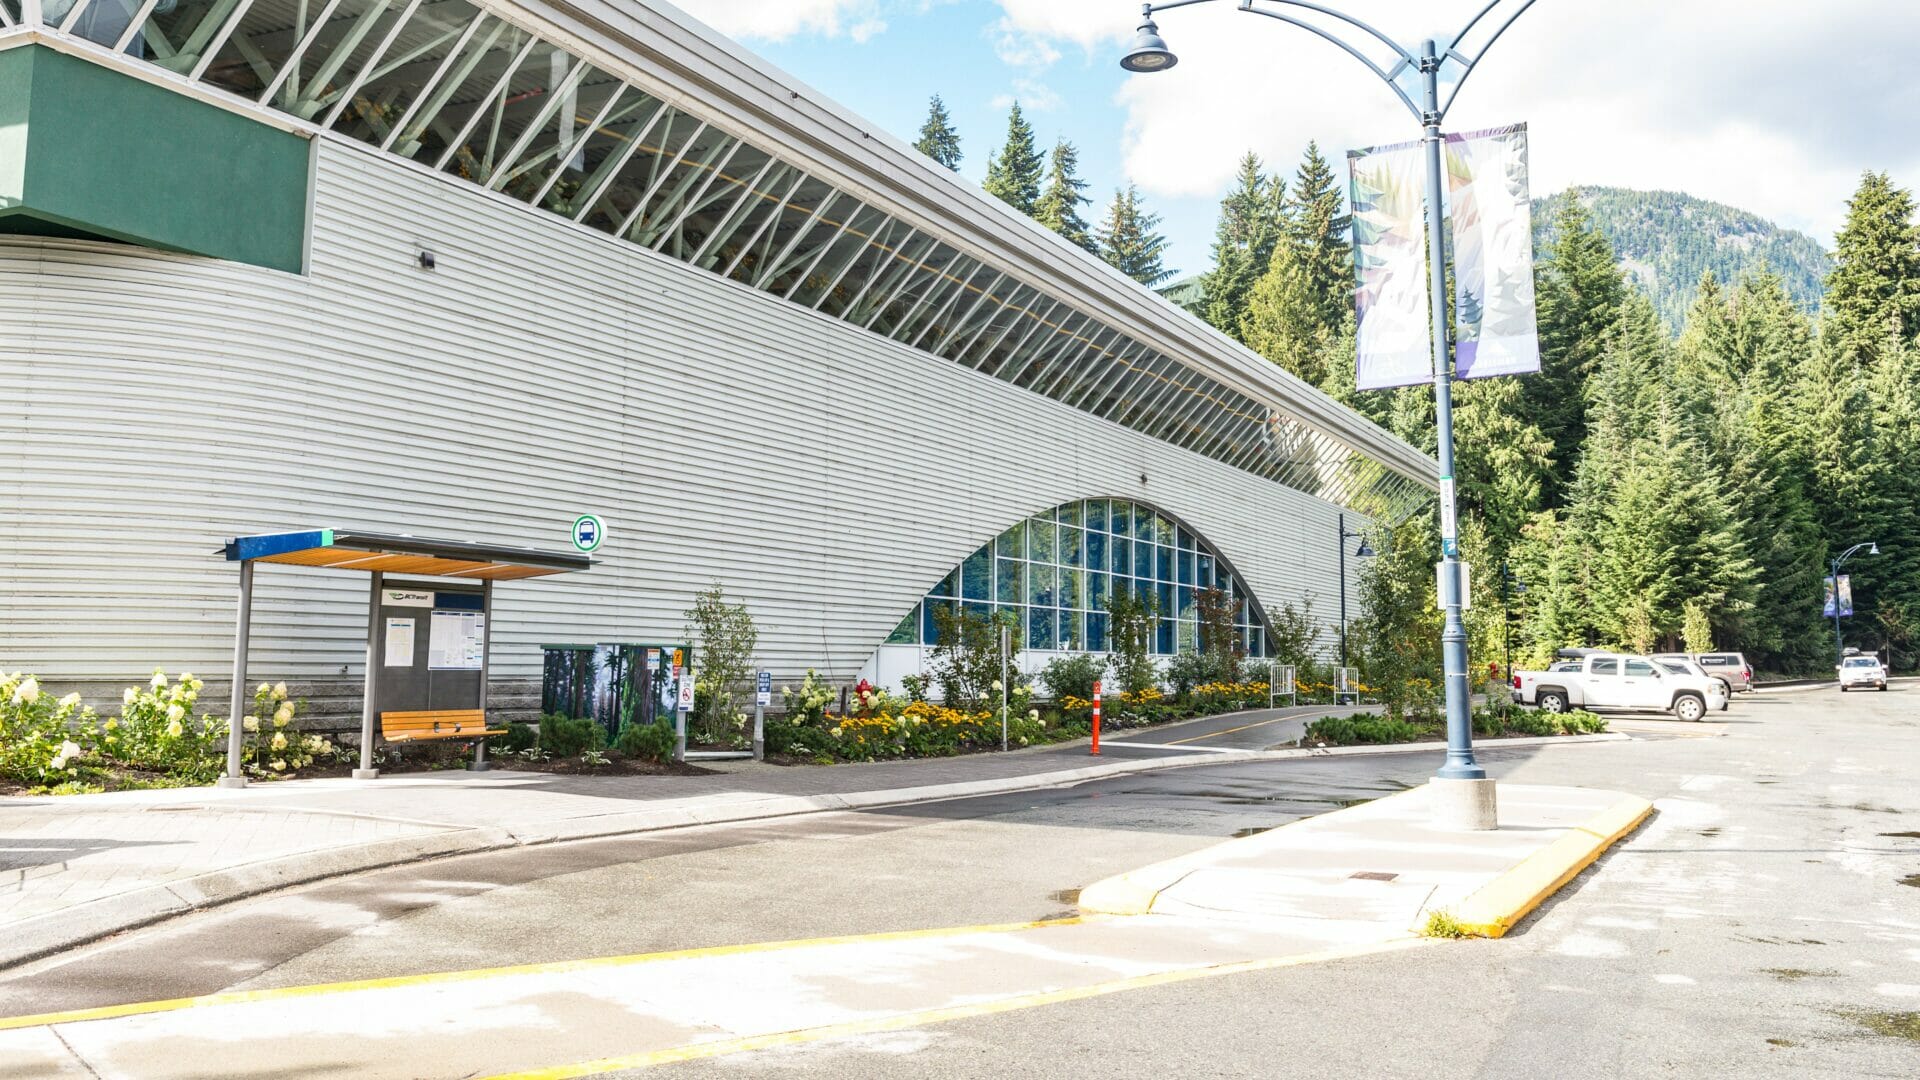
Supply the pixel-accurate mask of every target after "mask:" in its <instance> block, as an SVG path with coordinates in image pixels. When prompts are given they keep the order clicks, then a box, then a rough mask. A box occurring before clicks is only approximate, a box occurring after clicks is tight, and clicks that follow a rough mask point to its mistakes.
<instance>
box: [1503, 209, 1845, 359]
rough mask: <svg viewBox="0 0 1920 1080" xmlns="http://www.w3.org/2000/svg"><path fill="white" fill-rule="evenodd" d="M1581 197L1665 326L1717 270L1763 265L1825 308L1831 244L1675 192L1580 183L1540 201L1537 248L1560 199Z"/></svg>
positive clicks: (1542, 248) (1736, 275) (1725, 277)
mask: <svg viewBox="0 0 1920 1080" xmlns="http://www.w3.org/2000/svg"><path fill="white" fill-rule="evenodd" d="M1567 198H1577V199H1579V200H1580V202H1581V203H1582V204H1583V205H1585V206H1586V208H1587V210H1588V212H1589V213H1591V214H1592V215H1593V222H1594V225H1595V226H1596V227H1598V228H1599V230H1600V231H1601V232H1602V233H1603V234H1605V235H1606V237H1607V239H1608V240H1609V241H1610V242H1612V244H1613V250H1614V254H1615V256H1616V257H1617V258H1618V259H1619V260H1620V265H1621V267H1622V268H1624V269H1625V270H1626V271H1627V273H1628V274H1629V276H1630V277H1631V278H1632V279H1633V282H1634V284H1636V285H1638V286H1639V287H1640V289H1641V290H1642V291H1644V292H1645V293H1646V294H1647V295H1648V296H1650V297H1652V299H1653V302H1654V306H1655V307H1656V308H1658V309H1659V311H1660V316H1661V317H1662V318H1663V319H1665V320H1666V322H1667V326H1668V327H1669V328H1671V329H1673V330H1674V331H1675V332H1678V330H1679V328H1680V325H1681V324H1682V323H1683V322H1684V321H1685V319H1686V314H1687V308H1688V307H1689V306H1691V305H1692V303H1693V297H1694V293H1695V292H1696V290H1697V289H1698V287H1699V284H1700V275H1701V274H1702V273H1704V272H1705V271H1707V270H1712V271H1713V274H1714V276H1715V277H1716V278H1718V279H1720V281H1721V282H1723V283H1727V284H1732V283H1733V282H1737V281H1738V280H1740V278H1741V277H1742V276H1743V275H1745V274H1746V273H1748V272H1750V271H1755V270H1758V269H1760V268H1761V267H1762V266H1765V267H1766V268H1767V269H1770V270H1772V271H1773V272H1774V273H1776V274H1778V275H1780V277H1781V280H1782V281H1783V282H1784V283H1785V284H1786V288H1787V294H1788V295H1789V296H1791V297H1793V299H1794V301H1795V302H1796V303H1798V304H1799V305H1800V306H1801V307H1803V308H1805V309H1807V310H1808V311H1813V310H1815V309H1817V308H1818V307H1819V306H1820V297H1821V295H1822V293H1823V292H1824V282H1825V281H1826V277H1827V271H1828V270H1830V269H1831V268H1832V263H1831V261H1830V260H1829V258H1828V256H1827V252H1826V249H1824V248H1822V247H1821V246H1820V244H1819V242H1818V241H1816V240H1814V239H1813V238H1812V237H1810V236H1808V235H1806V234H1805V233H1798V232H1794V231H1792V230H1790V229H1782V228H1780V227H1779V226H1777V225H1775V224H1773V223H1772V222H1770V221H1767V220H1766V219H1765V218H1761V217H1757V216H1755V215H1753V214H1749V213H1747V212H1746V211H1744V210H1737V209H1735V208H1733V207H1731V206H1727V205H1725V204H1723V203H1716V202H1708V201H1707V200H1705V199H1697V198H1694V197H1693V196H1691V195H1684V194H1681V193H1679V192H1675V191H1633V190H1630V189H1628V188H1609V187H1576V188H1569V189H1567V190H1566V191H1563V192H1560V193H1559V194H1557V195H1548V196H1545V197H1543V198H1541V199H1538V200H1536V201H1535V203H1534V210H1533V229H1534V237H1533V243H1534V252H1535V254H1536V256H1544V254H1545V253H1546V251H1547V249H1548V247H1549V245H1551V244H1552V242H1553V236H1552V233H1553V221H1554V218H1555V216H1556V215H1557V214H1558V213H1559V211H1560V202H1561V200H1563V199H1567Z"/></svg>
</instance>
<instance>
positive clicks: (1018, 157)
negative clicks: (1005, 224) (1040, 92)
mask: <svg viewBox="0 0 1920 1080" xmlns="http://www.w3.org/2000/svg"><path fill="white" fill-rule="evenodd" d="M1045 168H1046V159H1045V158H1043V157H1041V155H1040V151H1039V150H1038V149H1037V148H1036V147H1035V146H1034V142H1033V125H1032V124H1029V123H1027V118H1026V116H1025V115H1024V114H1022V113H1021V111H1020V103H1019V102H1017V101H1016V102H1014V103H1013V109H1012V111H1011V112H1009V113H1008V114H1007V141H1006V142H1005V144H1003V145H1002V146H1001V147H1000V152H999V153H998V154H995V155H994V156H993V157H991V158H988V159H987V180H986V183H985V184H984V185H983V186H984V187H985V188H986V189H987V193H988V194H989V195H992V196H994V197H995V198H997V199H999V200H1000V201H1001V202H1004V203H1006V204H1007V205H1008V206H1011V207H1013V208H1014V209H1015V210H1018V211H1020V212H1021V213H1023V214H1025V215H1027V216H1028V217H1032V216H1033V212H1034V204H1035V203H1037V202H1039V201H1040V176H1041V173H1042V172H1043V171H1044V170H1045Z"/></svg>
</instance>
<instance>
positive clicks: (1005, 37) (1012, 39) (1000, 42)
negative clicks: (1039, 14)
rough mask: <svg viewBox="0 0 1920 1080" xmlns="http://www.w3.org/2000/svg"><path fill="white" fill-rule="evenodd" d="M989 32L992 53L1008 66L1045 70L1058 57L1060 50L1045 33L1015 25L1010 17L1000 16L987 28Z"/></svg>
mask: <svg viewBox="0 0 1920 1080" xmlns="http://www.w3.org/2000/svg"><path fill="white" fill-rule="evenodd" d="M989 34H990V35H991V36H992V38H993V52H994V55H995V56H998V57H999V58H1000V62H1001V63H1003V64H1006V65H1007V66H1009V67H1016V68H1026V69H1028V70H1030V71H1045V70H1046V69H1047V68H1050V67H1052V66H1053V65H1054V63H1055V61H1057V60H1059V59H1060V50H1059V49H1056V48H1054V47H1053V42H1052V41H1051V40H1050V39H1049V38H1048V37H1047V36H1046V35H1045V34H1041V33H1036V32H1034V31H1033V30H1031V29H1028V28H1026V27H1021V26H1016V25H1015V24H1014V22H1013V20H1012V19H1009V18H1004V17H1003V18H1001V20H1000V21H999V22H997V23H995V24H994V25H993V26H992V27H990V28H989Z"/></svg>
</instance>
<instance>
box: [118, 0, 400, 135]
mask: <svg viewBox="0 0 1920 1080" xmlns="http://www.w3.org/2000/svg"><path fill="white" fill-rule="evenodd" d="M391 7H393V0H375V2H374V3H372V4H369V5H367V10H365V11H363V12H361V13H360V14H359V15H358V16H356V17H355V18H354V20H353V26H352V28H351V29H349V30H348V31H347V32H346V33H345V34H344V35H342V36H341V38H340V42H339V44H337V45H335V46H334V47H333V51H332V52H331V53H329V54H328V55H327V58H326V59H325V60H323V61H321V62H320V66H319V67H318V68H316V69H314V72H313V76H312V77H311V78H309V79H308V80H307V88H306V90H305V91H299V92H296V93H295V94H294V96H293V98H292V100H290V101H289V102H288V103H287V111H288V112H291V113H292V114H294V115H295V116H298V117H300V118H301V119H303V120H304V119H307V118H308V114H307V113H306V112H305V111H303V107H304V106H305V105H306V104H307V103H308V102H310V101H311V102H313V104H314V107H316V108H317V107H318V106H319V102H318V100H317V99H316V98H314V96H313V91H314V90H315V89H317V88H323V87H325V86H326V85H327V84H329V83H331V82H332V81H333V77H334V76H335V75H338V74H339V73H340V68H341V67H342V66H343V65H344V64H346V62H347V60H348V59H349V58H350V57H352V55H353V50H355V49H357V48H359V47H360V43H361V42H362V41H365V40H366V37H367V35H368V34H371V33H373V28H374V27H375V26H377V25H378V24H379V22H380V16H382V15H385V14H386V13H387V11H388V9H389V8H391ZM120 48H121V49H123V50H124V49H125V48H126V46H125V45H122V46H120ZM261 100H262V101H265V100H266V99H265V98H261Z"/></svg>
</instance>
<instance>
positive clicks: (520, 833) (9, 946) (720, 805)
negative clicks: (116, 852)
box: [0, 733, 1629, 970]
mask: <svg viewBox="0 0 1920 1080" xmlns="http://www.w3.org/2000/svg"><path fill="white" fill-rule="evenodd" d="M1628 738H1629V736H1627V735H1624V734H1620V733H1608V734H1605V735H1554V736H1539V737H1529V738H1521V739H1501V740H1497V741H1489V742H1488V743H1486V744H1484V745H1485V746H1486V747H1487V748H1492V747H1495V746H1536V745H1543V744H1548V743H1553V744H1560V743H1589V742H1620V741H1625V740H1627V739H1628ZM1176 749H1177V748H1171V747H1170V748H1169V750H1170V751H1173V750H1176ZM1438 749H1440V744H1438V743H1406V744H1400V745H1391V746H1343V747H1327V748H1320V749H1296V750H1223V751H1222V750H1216V751H1211V752H1208V753H1181V754H1180V755H1179V756H1169V757H1166V758H1145V759H1140V760H1133V761H1115V762H1102V763H1100V764H1096V765H1087V766H1083V767H1081V768H1077V769H1059V770H1055V771H1053V772H1045V773H1030V774H1027V775H1024V776H1008V777H997V778H994V779H991V780H968V781H961V782H958V783H951V784H927V785H922V786H918V787H902V788H881V789H876V790H871V791H856V792H846V793H842V794H828V795H775V796H768V797H766V798H761V799H752V800H725V799H722V800H716V799H714V798H711V797H700V798H693V799H684V800H675V801H673V802H668V803H664V804H662V805H659V806H656V807H654V808H651V809H646V810H634V811H628V812H624V813H612V814H598V815H593V816H588V817H575V818H560V819H555V820H551V821H543V822H533V823H529V824H525V825H515V826H513V827H511V828H502V827H471V826H440V831H438V832H433V833H427V834H424V835H419V836H408V837H398V838H395V839H391V840H380V841H375V842H373V843H368V844H354V845H348V846H342V847H335V848H325V849H322V850H319V851H305V852H297V853H295V854H291V855H283V856H279V857H276V858H272V859H263V860H260V861H258V862H253V863H244V864H241V865H238V866H232V867H225V868H222V869H219V870H214V871H210V872H208V873H204V874H199V875H195V876H193V877H188V878H182V879H179V880H177V881H169V882H164V883H160V884H156V885H148V886H143V887H141V888H137V889H132V890H129V891H127V892H124V893H118V894H115V895H113V896H105V897H101V898H99V899H96V900H91V901H88V902H87V903H84V904H78V905H75V906H74V907H71V908H66V909H63V910H60V911H53V912H48V913H46V914H43V915H37V916H33V917H31V918H27V919H22V920H20V921H19V922H16V923H12V924H9V925H6V926H4V927H0V938H4V940H0V970H4V969H7V968H11V967H15V966H18V965H20V964H26V963H31V962H32V961H35V960H40V959H43V958H45V957H48V956H51V955H53V954H55V953H59V952H63V951H65V950H67V949H71V948H74V947H76V946H80V945H85V944H88V943H89V942H93V941H98V940H100V939H102V938H106V937H110V936H112V935H114V934H117V933H122V932H124V931H127V930H136V929H139V928H140V927H143V926H149V925H152V924H153V923H157V922H160V921H162V920H165V919H170V918H173V917H175V916H179V915H185V914H188V913H190V912H194V911H200V910H204V909H206V908H211V907H217V906H219V905H221V904H226V903H231V902H233V901H236V900H244V899H246V898H248V897H251V896H258V895H260V894H262V893H269V892H273V891H276V890H279V889H284V888H289V887H291V886H295V885H307V884H312V883H313V882H316V881H321V880H324V879H327V878H334V877H344V876H346V875H348V874H356V873H361V872H364V871H368V870H380V869H384V868H387V867H391V866H399V865H402V864H405V863H412V862H422V861H425V860H428V859H441V858H447V857H450V856H454V855H470V854H474V853H477V852H483V851H497V850H503V849H506V848H514V847H528V846H532V845H535V844H551V843H562V842H565V841H570V840H593V839H602V838H606V837H613V836H627V835H634V834H638V833H648V832H660V831H664V830H668V829H683V828H688V827H691V826H697V825H726V824H736V823H740V822H747V821H761V820H767V819H772V818H785V817H796V816H799V815H804V814H817V813H831V812H834V811H849V810H872V809H879V808H883V807H888V806H908V805H913V804H916V803H928V802H941V801H946V800H951V799H970V798H979V797H981V796H986V795H1004V794H1010V793H1013V792H1017V791H1033V790H1037V789H1040V788H1052V787H1072V786H1074V785H1077V784H1084V783H1087V782H1089V781H1093V780H1104V779H1108V778H1111V777H1116V776H1127V775H1131V774H1134V773H1144V772H1158V771H1161V770H1166V769H1181V768H1191V767H1193V766H1196V765H1219V764H1222V763H1224V762H1232V761H1275V760H1287V759H1291V758H1305V757H1335V756H1345V755H1362V754H1394V753H1400V754H1405V753H1433V752H1435V751H1437V750H1438ZM703 804H705V805H703ZM223 809H227V810H233V809H237V807H234V806H232V805H227V806H224V807H223ZM289 809H293V810H299V811H300V812H303V813H328V812H329V811H325V810H315V809H312V808H302V807H276V808H275V810H276V811H284V810H289ZM351 816H354V817H363V818H374V819H375V820H385V819H379V818H377V817H376V816H374V815H368V814H364V813H356V814H353V815H351ZM1149 899H1150V898H1149ZM1082 906H1085V895H1084V894H1083V895H1082Z"/></svg>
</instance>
